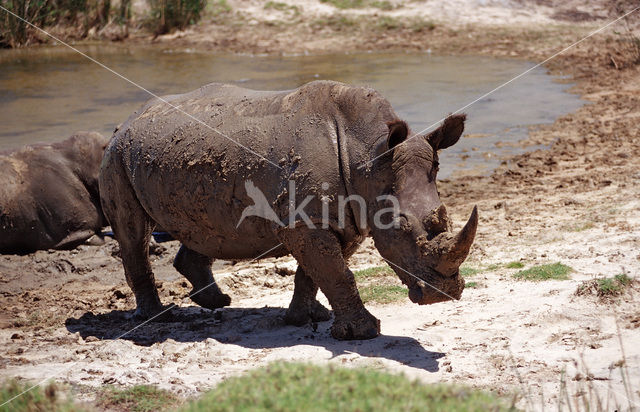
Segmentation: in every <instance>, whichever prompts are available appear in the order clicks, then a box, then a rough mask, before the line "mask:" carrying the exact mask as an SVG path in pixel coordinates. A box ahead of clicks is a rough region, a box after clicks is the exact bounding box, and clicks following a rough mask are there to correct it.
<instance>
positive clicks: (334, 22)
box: [311, 14, 358, 31]
mask: <svg viewBox="0 0 640 412" xmlns="http://www.w3.org/2000/svg"><path fill="white" fill-rule="evenodd" d="M357 26H358V22H357V21H356V20H354V19H352V18H350V17H347V16H343V15H341V14H334V15H331V16H328V17H323V18H319V19H316V20H314V21H312V22H311V27H312V28H314V29H316V30H321V29H323V28H325V27H329V28H330V29H331V30H333V31H347V30H351V29H354V28H356V27H357Z"/></svg>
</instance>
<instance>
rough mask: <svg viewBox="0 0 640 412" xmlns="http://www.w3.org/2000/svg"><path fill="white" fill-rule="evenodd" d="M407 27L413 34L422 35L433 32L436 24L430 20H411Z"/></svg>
mask: <svg viewBox="0 0 640 412" xmlns="http://www.w3.org/2000/svg"><path fill="white" fill-rule="evenodd" d="M408 27H409V29H410V30H411V31H412V32H414V33H422V32H424V31H433V30H435V28H436V24H435V23H434V22H432V21H430V20H422V19H413V20H410V21H409V25H408Z"/></svg>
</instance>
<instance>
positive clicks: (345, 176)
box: [334, 119, 368, 236]
mask: <svg viewBox="0 0 640 412" xmlns="http://www.w3.org/2000/svg"><path fill="white" fill-rule="evenodd" d="M334 124H335V128H336V129H335V133H336V144H337V146H338V150H337V152H338V171H339V173H340V179H341V180H342V185H343V186H344V191H345V193H346V195H347V196H351V195H352V194H354V191H353V188H352V187H351V184H350V183H349V182H351V168H350V167H349V150H347V134H346V133H343V132H342V131H341V130H340V123H339V122H338V119H334ZM347 205H348V207H349V209H350V211H351V216H352V217H353V221H352V222H351V223H352V224H353V226H355V227H356V230H357V231H358V233H359V234H360V235H361V236H367V233H368V230H367V228H366V227H360V222H361V221H362V220H361V216H360V214H361V210H360V209H359V208H354V207H353V205H352V204H351V202H348V203H347Z"/></svg>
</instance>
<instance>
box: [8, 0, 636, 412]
mask: <svg viewBox="0 0 640 412" xmlns="http://www.w3.org/2000/svg"><path fill="white" fill-rule="evenodd" d="M256 4H258V3H256ZM255 7H258V5H256V6H255ZM472 12H473V10H462V11H461V13H460V15H461V16H462V17H460V18H461V19H463V20H464V18H466V17H464V16H470V15H471V14H472ZM510 13H511V12H510ZM513 13H515V12H513ZM598 13H599V12H598ZM596 14H597V13H596ZM469 18H470V17H469ZM603 20H604V19H601V20H598V21H591V22H587V23H584V24H581V25H575V26H574V25H557V24H555V23H553V24H552V25H551V26H548V25H545V26H539V27H536V28H533V29H532V28H531V27H532V26H533V24H532V25H526V24H525V23H524V22H521V24H520V25H519V26H518V27H514V26H513V25H509V26H504V21H503V25H502V26H494V27H492V28H490V27H488V26H487V25H486V23H487V22H484V25H482V26H480V25H477V24H476V23H473V25H471V24H472V23H471V22H469V23H468V25H466V26H464V27H456V28H453V27H449V26H448V25H446V24H444V23H438V22H437V21H436V22H435V27H434V28H433V29H428V28H427V31H411V30H409V29H405V28H402V29H394V30H384V31H383V32H377V31H374V30H373V29H371V30H369V29H363V30H366V31H358V32H349V31H345V30H351V29H347V28H345V29H343V28H342V27H341V26H336V27H340V30H338V29H337V28H336V29H331V31H330V32H327V31H326V30H327V28H326V27H323V28H322V29H321V30H320V31H317V32H314V31H312V30H313V29H312V26H311V25H309V29H307V28H301V29H296V28H291V27H289V28H288V27H279V26H277V25H274V26H270V25H268V24H266V23H262V22H258V23H257V24H253V25H251V26H249V27H254V28H255V30H253V28H252V29H249V28H243V29H242V30H233V28H232V26H226V25H217V24H213V25H207V24H206V22H204V23H203V24H202V25H198V26H196V27H193V28H190V29H189V30H187V31H185V32H182V33H174V34H173V35H169V36H159V37H158V38H156V40H155V42H158V43H160V45H162V46H163V47H172V48H173V47H175V48H183V47H194V48H200V47H202V48H205V49H208V50H221V51H222V50H225V51H235V52H243V53H264V52H269V53H304V52H330V51H336V50H340V51H349V50H386V49H392V48H393V49H402V50H425V51H426V50H429V49H430V50H431V51H432V52H433V53H440V54H483V55H492V56H508V57H514V58H523V59H527V60H531V61H536V62H538V61H542V60H544V59H546V58H547V57H549V56H551V55H553V54H554V53H556V52H557V51H559V50H562V48H564V47H566V46H568V45H570V44H572V43H573V42H575V41H577V40H579V39H580V38H581V36H582V35H584V34H585V33H587V32H589V30H591V29H593V27H594V24H596V23H599V22H601V21H603ZM531 21H535V19H533V20H531ZM249 22H250V21H249ZM247 24H249V23H247ZM465 24H466V23H465ZM327 27H331V25H328V26H327ZM358 27H360V26H358ZM190 30H193V31H190ZM288 30H292V31H288ZM298 30H300V31H298ZM307 30H309V31H307ZM322 30H325V31H324V32H323V31H322ZM353 30H356V29H353ZM358 30H361V29H360V28H358ZM616 32H618V33H621V34H616ZM252 33H253V34H252ZM323 33H324V34H323ZM354 33H357V35H355V34H354ZM363 33H371V35H370V36H369V35H364V34H363ZM373 33H378V34H376V35H375V36H374V35H373ZM625 33H626V32H625V31H624V25H622V26H616V28H612V30H611V31H607V32H605V33H603V34H599V35H596V36H594V37H592V38H591V39H589V40H586V41H584V42H582V43H580V44H579V45H577V46H576V47H573V48H571V49H569V50H567V52H566V53H563V54H562V55H560V56H558V57H557V58H555V59H553V60H551V61H550V62H548V64H546V67H548V69H549V70H550V71H551V72H552V73H554V74H560V75H563V76H566V77H567V78H568V79H569V80H571V81H573V82H575V86H574V87H573V88H572V92H574V93H578V94H579V95H581V96H582V98H583V99H585V100H586V101H587V102H588V104H586V105H585V106H583V107H582V108H581V109H579V110H577V111H576V112H574V113H571V114H568V115H565V116H563V117H561V118H559V119H557V120H556V122H554V123H553V124H551V125H546V126H543V127H538V128H535V129H533V130H532V131H531V133H530V135H529V138H528V140H527V141H526V142H524V144H531V145H534V144H545V145H549V146H550V148H549V149H547V150H538V151H534V152H530V153H526V154H523V155H519V156H516V157H514V158H512V159H509V160H507V161H505V163H504V164H503V165H502V166H501V167H500V168H499V169H498V170H496V171H495V172H494V173H493V174H492V175H490V176H478V175H473V174H471V175H465V176H464V177H462V176H458V177H457V178H452V179H449V180H446V181H441V182H440V183H439V188H440V191H441V195H442V198H443V201H444V203H445V204H446V205H447V207H448V209H449V211H450V214H451V215H452V217H453V219H454V222H456V223H457V224H461V223H462V222H464V221H465V219H466V217H467V216H468V213H469V212H470V210H471V208H472V206H473V205H478V207H479V211H480V225H479V229H478V236H477V240H476V243H475V245H474V247H473V249H472V253H471V255H470V257H469V259H468V260H467V262H466V263H465V265H464V268H465V271H466V274H467V276H468V279H467V282H468V284H470V283H473V284H474V286H473V287H468V288H467V289H466V290H465V292H464V294H463V298H462V300H461V301H458V302H448V303H442V304H437V305H433V306H428V307H418V306H415V305H413V304H412V303H410V302H409V301H408V299H406V298H403V299H402V300H399V301H397V302H394V303H391V304H379V303H375V302H372V303H369V304H368V307H369V308H370V310H371V311H372V313H373V314H374V315H376V316H377V317H378V318H380V319H381V320H382V333H383V336H381V337H379V338H377V339H374V340H372V341H366V342H336V341H334V340H333V339H332V338H331V337H330V336H329V334H328V328H329V326H330V322H324V323H321V324H319V325H317V328H316V327H314V326H313V325H308V326H307V327H303V328H293V327H287V326H284V324H283V322H282V315H283V312H284V309H282V308H284V307H286V306H287V304H288V300H289V299H290V297H291V293H292V290H293V279H292V277H291V276H289V277H283V276H281V274H282V273H285V272H286V271H285V270H283V269H293V268H294V267H295V262H293V261H292V260H291V259H290V258H283V259H277V260H273V259H268V260H264V261H261V262H257V263H239V264H236V265H222V264H220V265H217V267H216V272H217V277H218V278H219V279H221V284H222V285H221V286H222V287H223V288H224V289H225V290H226V291H228V293H229V294H230V295H232V298H233V303H232V306H231V307H230V308H226V309H224V310H221V311H219V312H218V313H219V314H217V315H213V314H211V313H209V312H206V311H201V310H200V309H198V308H195V307H192V306H191V303H190V301H189V300H188V299H186V298H185V296H186V295H187V293H188V291H189V288H188V287H187V285H186V282H184V281H183V280H182V279H181V278H180V277H179V276H178V275H177V274H176V273H175V271H174V270H173V268H172V267H171V261H172V258H173V256H174V255H175V252H176V251H177V247H178V245H177V244H176V243H175V242H172V243H168V244H165V246H162V247H155V248H154V249H153V265H154V269H155V270H156V274H157V279H158V281H159V282H160V283H161V288H160V292H161V297H162V299H163V302H164V303H175V304H177V305H178V306H180V309H177V310H175V314H174V316H173V319H172V320H171V321H169V322H166V323H159V324H153V325H146V326H143V327H142V328H139V329H137V330H136V331H134V332H132V333H130V334H128V335H126V336H125V337H122V338H118V337H119V336H120V335H122V334H123V333H124V332H126V331H127V330H129V329H130V328H132V327H133V326H135V324H134V323H132V322H130V321H128V320H127V315H128V313H129V312H127V311H129V310H131V309H132V308H133V307H134V303H133V297H132V295H131V292H130V290H129V289H128V288H127V286H126V284H125V282H124V275H123V273H122V268H121V265H120V263H119V261H118V260H117V257H115V256H116V255H117V254H116V250H117V246H116V244H115V243H114V242H112V241H111V242H108V243H107V244H106V245H103V246H82V247H80V248H78V249H77V250H74V251H68V252H46V251H43V252H38V253H35V254H33V255H29V256H24V257H18V256H2V257H0V275H1V278H0V293H1V294H2V300H3V305H2V309H0V342H2V347H3V349H2V352H0V365H2V368H0V369H1V372H0V376H1V377H20V378H25V379H32V380H40V379H43V378H46V377H47V376H50V375H51V374H54V373H58V375H56V379H57V380H60V381H63V382H67V383H71V384H72V385H73V388H74V389H73V392H74V396H76V397H77V398H80V399H85V400H92V399H95V397H96V394H97V393H98V392H99V391H100V389H99V388H100V387H102V386H103V385H105V384H114V385H119V386H126V385H133V384H152V385H157V386H160V387H162V388H165V389H169V390H171V391H173V392H174V393H177V394H179V395H181V396H196V395H198V394H199V393H200V392H201V391H203V390H206V389H208V388H210V387H212V386H213V385H215V384H216V383H218V382H220V381H221V380H223V379H225V378H226V377H228V376H232V375H235V374H238V373H242V372H244V371H246V370H248V369H251V368H254V367H255V366H258V365H262V364H265V363H268V362H271V361H273V360H276V359H285V360H309V359H313V360H314V361H317V362H319V363H325V362H328V363H334V362H335V363H339V364H344V365H354V366H363V365H367V366H371V367H374V368H381V369H389V370H392V371H397V372H402V373H405V374H407V375H409V376H411V377H415V378H418V379H420V380H422V381H424V382H443V381H444V382H456V383H462V384H468V385H472V386H476V387H482V388H488V389H491V390H494V391H497V392H498V393H501V394H510V393H513V392H520V393H521V395H522V400H521V401H520V404H519V405H520V406H521V407H523V408H527V409H540V408H542V407H543V406H544V407H545V408H549V407H554V406H555V405H557V404H558V402H559V401H560V398H562V397H564V392H563V391H566V392H567V393H568V396H569V399H571V401H572V402H579V401H580V400H581V399H582V398H583V397H587V398H589V399H590V401H591V402H593V401H594V398H593V396H594V395H593V394H590V393H589V391H588V389H592V390H593V391H595V392H597V393H598V394H599V396H600V397H601V398H602V399H609V398H610V399H614V398H615V399H616V400H617V403H619V404H621V405H622V406H625V405H628V403H626V402H627V401H626V400H625V397H626V396H627V395H626V391H625V385H624V383H623V381H622V379H621V378H620V374H619V372H618V366H619V365H625V366H626V367H627V370H628V371H629V372H630V375H631V376H630V377H631V381H632V382H631V384H632V385H634V386H633V387H634V388H635V389H637V387H638V384H640V375H639V374H638V371H639V370H640V350H639V349H637V348H636V347H635V346H634V344H633V342H637V341H638V340H639V339H640V303H639V301H638V290H637V286H636V284H635V283H633V282H632V283H631V284H630V286H629V287H627V288H626V289H623V290H622V291H621V292H620V294H619V295H602V296H597V295H595V294H590V293H583V292H584V291H585V290H591V289H585V288H583V287H582V285H583V284H584V283H583V282H590V281H592V280H593V279H599V278H612V277H614V276H615V275H621V274H625V275H627V276H628V277H631V278H633V277H636V276H638V274H639V273H640V252H639V250H640V235H639V234H640V213H639V212H640V200H639V199H640V172H639V171H640V159H639V158H638V156H637V155H636V154H637V153H640V65H638V64H637V62H635V63H634V60H635V59H636V58H637V55H634V53H635V52H634V48H633V45H632V43H631V42H628V41H627V40H626V39H627V37H626V36H627V35H626V34H625ZM635 33H636V34H637V33H638V32H637V31H636V32H635ZM170 36H174V37H170ZM127 41H132V42H148V41H149V38H148V37H140V38H136V37H135V36H132V38H131V39H129V40H127ZM398 64H401V62H399V63H398ZM506 80H508V79H505V81H506ZM512 86H513V87H517V82H514V83H513V84H512ZM526 109H527V106H526V102H523V110H526ZM467 132H469V133H472V131H467ZM555 262H560V263H562V264H563V265H566V266H568V267H570V268H571V269H572V272H571V273H570V274H569V275H568V277H569V279H567V280H559V279H558V280H547V281H539V282H535V283H533V282H530V281H524V280H518V279H517V278H515V277H514V275H517V274H518V273H519V271H520V270H523V269H528V268H533V267H537V266H540V265H545V264H549V263H555ZM350 264H351V267H352V268H356V269H357V268H362V267H368V266H378V265H382V264H383V262H382V260H381V259H380V257H379V256H378V254H377V252H376V251H375V249H374V248H373V245H372V244H371V242H367V243H365V245H363V247H361V248H360V250H359V251H358V253H357V254H356V255H355V256H354V257H353V258H352V260H351V262H350ZM384 282H392V280H391V279H390V278H389V279H387V278H385V279H384ZM579 291H582V292H579ZM595 293H597V288H596V292H595ZM620 342H622V345H624V349H625V350H626V353H625V354H623V353H622V348H621V343H620ZM636 346H637V345H636ZM563 373H564V376H565V377H566V381H567V383H566V389H563V384H562V383H561V376H562V375H563ZM635 399H636V400H637V396H636V398H635Z"/></svg>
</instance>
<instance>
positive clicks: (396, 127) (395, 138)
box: [387, 119, 409, 149]
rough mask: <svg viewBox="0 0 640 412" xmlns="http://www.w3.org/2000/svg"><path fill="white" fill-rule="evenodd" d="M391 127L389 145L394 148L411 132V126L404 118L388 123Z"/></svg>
mask: <svg viewBox="0 0 640 412" xmlns="http://www.w3.org/2000/svg"><path fill="white" fill-rule="evenodd" d="M387 127H389V136H388V137H387V146H388V147H389V149H393V148H394V147H396V146H397V145H399V144H400V143H402V142H404V141H405V140H406V139H407V135H408V134H409V126H407V123H406V122H405V121H404V120H400V119H396V120H392V121H390V122H389V123H387Z"/></svg>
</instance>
